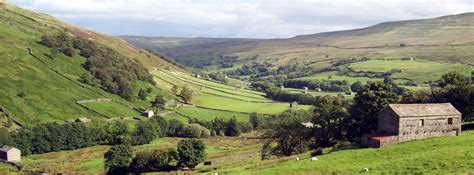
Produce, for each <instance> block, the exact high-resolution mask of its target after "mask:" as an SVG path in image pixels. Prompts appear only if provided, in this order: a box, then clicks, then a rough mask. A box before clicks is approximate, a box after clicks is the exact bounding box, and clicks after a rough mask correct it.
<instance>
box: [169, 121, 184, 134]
mask: <svg viewBox="0 0 474 175" xmlns="http://www.w3.org/2000/svg"><path fill="white" fill-rule="evenodd" d="M183 128H184V124H183V122H181V121H179V120H177V119H171V120H169V121H168V136H178V135H180V134H181V132H182V131H183Z"/></svg>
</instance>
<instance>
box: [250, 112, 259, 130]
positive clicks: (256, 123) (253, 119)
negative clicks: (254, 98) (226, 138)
mask: <svg viewBox="0 0 474 175" xmlns="http://www.w3.org/2000/svg"><path fill="white" fill-rule="evenodd" d="M249 122H250V124H252V127H253V128H255V129H257V128H258V127H259V126H260V124H261V122H262V121H261V120H260V118H259V117H258V114H257V113H255V112H253V113H251V114H250V117H249Z"/></svg>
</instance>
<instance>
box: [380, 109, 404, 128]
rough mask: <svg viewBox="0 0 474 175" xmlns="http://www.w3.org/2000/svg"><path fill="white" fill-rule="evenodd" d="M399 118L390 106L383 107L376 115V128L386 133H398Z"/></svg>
mask: <svg viewBox="0 0 474 175" xmlns="http://www.w3.org/2000/svg"><path fill="white" fill-rule="evenodd" d="M398 123H399V118H398V116H397V114H396V113H395V112H393V111H392V110H391V109H390V108H385V109H384V110H382V111H380V113H379V115H378V124H377V130H378V131H384V132H388V133H393V134H398V131H399V126H400V125H399V124H398Z"/></svg>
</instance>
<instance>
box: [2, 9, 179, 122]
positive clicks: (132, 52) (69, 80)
mask: <svg viewBox="0 0 474 175" xmlns="http://www.w3.org/2000/svg"><path fill="white" fill-rule="evenodd" d="M0 11H1V13H0V62H1V64H0V106H1V107H3V108H2V109H3V110H5V111H0V114H6V113H8V114H9V116H10V117H11V118H13V119H14V120H15V121H17V123H18V124H23V125H28V124H34V123H38V122H50V121H58V122H62V121H64V120H65V119H75V118H79V117H88V118H92V119H95V118H104V116H102V115H101V114H98V113H96V112H94V111H91V110H87V109H86V108H85V107H81V105H79V104H78V103H77V101H80V100H87V99H96V98H110V99H113V100H114V103H117V104H122V105H125V106H129V107H136V108H142V107H147V106H149V102H147V101H142V100H138V99H137V100H134V101H133V102H132V101H127V100H124V99H123V98H121V97H120V96H118V95H115V94H112V93H109V92H110V91H112V90H109V89H107V88H105V87H101V85H100V83H97V82H96V83H97V84H99V85H97V86H91V85H88V84H85V83H81V82H80V81H79V79H80V77H81V76H82V75H84V74H85V73H86V72H87V70H86V69H85V65H84V64H85V62H86V60H87V59H86V58H85V57H83V56H80V54H79V52H80V51H79V50H77V49H76V50H75V52H76V54H74V55H73V56H72V57H69V56H66V55H65V54H63V53H59V54H57V56H55V58H54V57H51V55H52V53H53V51H52V49H51V48H48V47H46V46H45V45H43V44H40V41H41V40H42V36H43V35H45V34H49V35H52V36H54V35H57V34H58V33H61V32H63V33H64V32H65V33H67V35H70V37H73V38H78V37H79V38H82V39H84V40H86V41H87V40H89V41H91V42H92V43H95V44H96V45H99V46H100V47H101V48H104V49H105V48H107V49H110V50H112V51H113V52H116V53H118V54H117V57H121V58H125V59H126V60H129V63H133V64H138V65H140V66H136V67H143V69H145V71H148V70H152V69H156V68H160V67H161V68H167V69H171V70H179V71H187V70H183V67H180V66H179V65H177V64H176V63H174V62H172V61H168V60H167V59H166V58H164V56H161V55H160V54H158V53H151V52H148V51H146V50H143V49H140V48H138V47H135V46H133V45H131V44H129V43H127V42H126V41H124V40H122V39H120V38H117V37H111V36H107V35H104V34H100V33H97V32H94V31H90V30H87V29H83V28H80V27H77V26H74V25H71V24H68V23H65V22H62V21H60V20H58V19H55V18H53V17H51V16H48V15H45V14H41V13H35V12H31V11H28V10H24V9H21V8H18V7H17V6H15V5H13V4H9V3H8V2H6V1H0ZM59 47H60V46H59ZM72 51H74V50H72ZM117 81H120V80H118V78H115V77H114V78H113V79H112V78H111V79H110V82H112V83H117ZM102 84H103V83H102ZM131 86H133V87H135V88H134V91H133V92H130V93H131V94H133V95H135V94H137V93H138V90H139V89H140V88H147V87H153V85H152V84H150V83H148V82H142V81H137V84H133V85H131ZM155 92H157V90H155V91H154V93H155ZM150 96H151V95H150ZM132 111H133V110H132ZM133 112H134V113H136V111H133ZM4 116H5V115H0V127H2V126H3V125H2V123H3V122H4V121H5V119H4V118H3V117H4Z"/></svg>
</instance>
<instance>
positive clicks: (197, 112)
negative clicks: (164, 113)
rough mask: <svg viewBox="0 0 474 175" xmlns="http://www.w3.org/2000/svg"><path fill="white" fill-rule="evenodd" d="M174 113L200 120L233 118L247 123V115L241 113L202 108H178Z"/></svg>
mask: <svg viewBox="0 0 474 175" xmlns="http://www.w3.org/2000/svg"><path fill="white" fill-rule="evenodd" d="M176 111H178V112H180V113H182V114H185V115H187V116H191V117H194V118H197V119H200V120H207V121H210V120H213V119H214V118H216V117H220V118H224V119H226V120H227V119H230V118H232V117H235V118H236V119H237V121H245V122H247V121H249V115H248V114H242V113H237V112H227V111H218V110H212V109H204V108H198V107H185V108H179V109H177V110H176Z"/></svg>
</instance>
